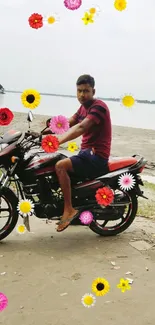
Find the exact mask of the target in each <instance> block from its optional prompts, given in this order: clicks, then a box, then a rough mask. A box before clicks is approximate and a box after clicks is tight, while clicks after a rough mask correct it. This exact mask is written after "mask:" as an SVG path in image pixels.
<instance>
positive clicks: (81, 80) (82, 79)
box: [76, 74, 95, 88]
mask: <svg viewBox="0 0 155 325" xmlns="http://www.w3.org/2000/svg"><path fill="white" fill-rule="evenodd" d="M83 84H88V85H90V86H91V87H92V88H94V87H95V80H94V78H93V77H91V76H90V75H89V74H84V75H82V76H80V77H79V78H78V80H77V82H76V85H77V86H80V85H83Z"/></svg>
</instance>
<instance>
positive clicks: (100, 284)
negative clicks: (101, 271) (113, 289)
mask: <svg viewBox="0 0 155 325" xmlns="http://www.w3.org/2000/svg"><path fill="white" fill-rule="evenodd" d="M109 290H110V285H109V282H108V281H107V280H106V279H104V278H97V279H95V280H94V281H93V283H92V292H94V293H95V294H96V296H104V295H106V294H107V293H108V292H109Z"/></svg>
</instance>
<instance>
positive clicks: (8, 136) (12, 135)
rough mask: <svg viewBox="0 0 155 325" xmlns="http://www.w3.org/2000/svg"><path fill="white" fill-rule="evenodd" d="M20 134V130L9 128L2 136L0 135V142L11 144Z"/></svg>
mask: <svg viewBox="0 0 155 325" xmlns="http://www.w3.org/2000/svg"><path fill="white" fill-rule="evenodd" d="M21 135H22V132H20V131H15V130H9V131H8V132H6V133H5V134H4V135H3V136H2V137H0V144H3V143H6V144H11V143H13V142H15V141H17V140H18V139H19V138H20V137H21Z"/></svg>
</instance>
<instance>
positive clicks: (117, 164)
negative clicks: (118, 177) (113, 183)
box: [108, 157, 138, 172]
mask: <svg viewBox="0 0 155 325" xmlns="http://www.w3.org/2000/svg"><path fill="white" fill-rule="evenodd" d="M137 162H138V160H137V159H136V158H134V157H124V158H120V159H119V158H118V159H114V158H113V159H111V160H109V162H108V167H109V172H113V171H115V170H119V169H122V168H125V167H129V166H131V165H134V164H136V163H137Z"/></svg>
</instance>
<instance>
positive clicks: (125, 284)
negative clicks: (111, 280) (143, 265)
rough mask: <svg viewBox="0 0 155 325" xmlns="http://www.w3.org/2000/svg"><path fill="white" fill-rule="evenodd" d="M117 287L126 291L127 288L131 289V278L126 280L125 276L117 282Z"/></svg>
mask: <svg viewBox="0 0 155 325" xmlns="http://www.w3.org/2000/svg"><path fill="white" fill-rule="evenodd" d="M117 288H118V289H120V290H121V291H122V293H124V292H125V291H126V290H130V289H131V286H130V285H129V280H125V279H123V278H121V279H120V283H119V284H117Z"/></svg>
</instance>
